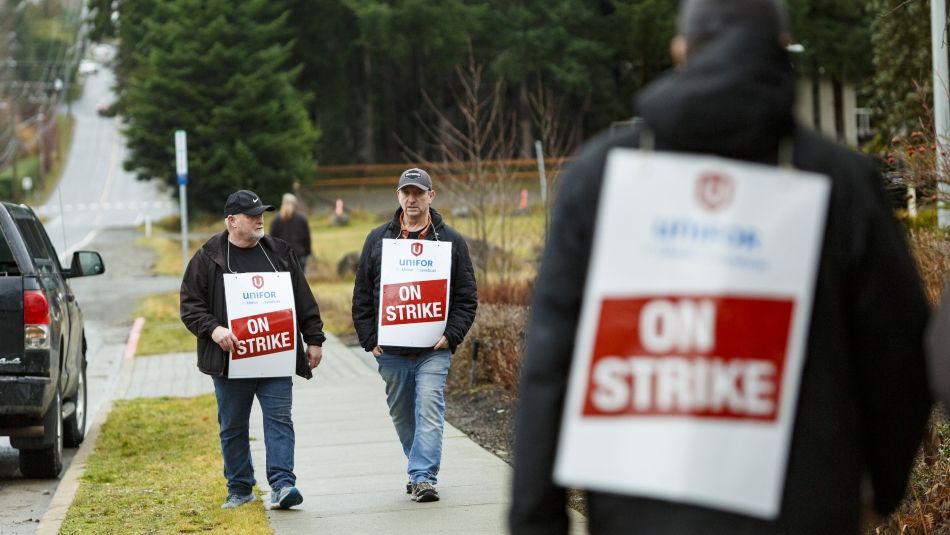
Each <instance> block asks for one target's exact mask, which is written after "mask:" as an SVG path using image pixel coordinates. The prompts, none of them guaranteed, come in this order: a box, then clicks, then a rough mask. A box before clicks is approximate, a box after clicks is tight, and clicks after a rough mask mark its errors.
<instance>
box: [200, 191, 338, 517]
mask: <svg viewBox="0 0 950 535" xmlns="http://www.w3.org/2000/svg"><path fill="white" fill-rule="evenodd" d="M273 210H274V207H273V206H271V205H267V204H263V203H262V202H261V199H260V197H259V196H258V195H257V194H256V193H254V192H252V191H248V190H240V191H236V192H234V193H232V194H231V195H230V196H229V197H228V199H227V202H226V203H225V205H224V216H225V226H226V230H225V231H224V232H222V233H220V234H217V235H215V236H213V237H212V238H211V239H209V240H208V241H207V242H205V244H204V245H203V246H202V247H201V248H200V249H198V251H197V252H196V253H195V256H194V257H192V259H191V261H190V262H189V263H188V267H187V269H186V270H185V274H184V277H183V278H182V282H181V320H182V322H184V324H185V326H186V327H188V330H189V331H191V332H192V333H193V334H194V335H195V336H196V337H197V338H198V369H199V370H201V371H202V372H203V373H206V374H208V375H210V376H211V378H212V379H213V380H214V391H215V395H216V397H217V400H218V423H219V424H220V427H221V455H222V457H223V458H224V477H225V478H226V479H227V481H228V496H227V499H226V500H225V502H224V504H223V505H222V506H221V507H222V508H224V509H231V508H235V507H239V506H241V505H244V504H246V503H248V502H251V501H253V500H254V492H253V487H254V484H255V481H254V469H253V467H252V466H251V449H250V443H249V439H248V419H249V417H250V413H251V405H252V403H253V401H254V396H255V395H256V396H257V399H258V402H259V403H260V406H261V412H263V415H264V445H265V447H266V450H267V481H268V483H269V485H270V487H271V503H270V506H271V508H275V509H287V508H289V507H293V506H295V505H298V504H300V503H301V502H302V501H303V497H302V496H301V494H300V491H299V490H297V488H296V487H295V485H296V476H295V475H294V471H293V470H294V428H293V423H292V422H291V405H292V378H291V377H265V378H257V379H229V378H228V368H229V359H228V354H229V353H230V352H232V351H236V350H237V349H238V346H237V344H238V342H239V340H238V338H237V337H236V336H235V335H234V333H232V332H231V331H230V330H229V329H228V314H227V304H226V301H225V285H224V274H225V273H254V272H287V273H289V274H290V281H291V286H292V288H293V297H294V308H295V309H296V317H297V330H298V331H299V332H300V334H301V335H302V336H303V339H304V342H306V350H304V348H303V344H300V343H299V341H298V343H297V344H296V345H297V359H296V374H297V375H299V376H301V377H304V378H306V379H310V378H312V377H313V373H312V371H311V370H313V369H314V368H316V367H317V365H318V364H320V359H321V358H322V355H323V350H322V347H321V346H322V345H323V341H324V340H325V339H326V337H325V336H324V335H323V321H322V320H321V319H320V309H319V308H318V307H317V302H316V300H315V299H314V297H313V293H312V292H311V291H310V286H309V284H308V283H307V280H306V278H305V277H304V274H303V271H302V270H301V269H300V265H299V263H298V261H297V257H296V255H295V254H294V251H293V249H292V248H290V246H288V245H287V243H285V242H283V241H282V240H278V239H276V238H272V237H270V236H265V235H264V212H268V211H273Z"/></svg>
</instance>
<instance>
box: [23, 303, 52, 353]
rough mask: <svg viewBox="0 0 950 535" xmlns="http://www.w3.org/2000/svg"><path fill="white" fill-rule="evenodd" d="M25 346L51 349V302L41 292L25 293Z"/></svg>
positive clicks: (27, 347)
mask: <svg viewBox="0 0 950 535" xmlns="http://www.w3.org/2000/svg"><path fill="white" fill-rule="evenodd" d="M23 345H24V347H26V349H49V301H47V300H46V294H45V293H44V292H43V291H41V290H24V291H23Z"/></svg>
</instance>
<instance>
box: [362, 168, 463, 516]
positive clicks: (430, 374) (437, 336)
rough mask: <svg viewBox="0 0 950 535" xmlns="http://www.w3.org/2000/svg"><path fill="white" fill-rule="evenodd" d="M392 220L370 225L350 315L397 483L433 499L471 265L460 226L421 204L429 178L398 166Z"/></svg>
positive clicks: (428, 199) (428, 196)
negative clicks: (368, 364) (392, 448)
mask: <svg viewBox="0 0 950 535" xmlns="http://www.w3.org/2000/svg"><path fill="white" fill-rule="evenodd" d="M396 199H397V200H398V201H399V208H398V209H397V210H396V213H395V214H393V218H392V220H390V221H389V222H387V223H384V224H383V225H381V226H379V227H377V228H375V229H373V230H372V231H370V233H369V235H368V236H367V237H366V242H365V243H364V244H363V252H362V254H361V255H360V262H359V266H358V268H357V271H356V283H355V285H354V287H353V324H354V326H355V327H356V334H357V335H358V336H359V339H360V345H361V346H362V347H363V349H365V350H366V351H367V352H371V353H372V354H373V356H374V357H376V361H377V365H378V367H379V373H380V375H381V376H382V377H383V380H384V381H385V382H386V401H387V403H388V404H389V414H390V416H391V417H392V420H393V425H394V426H395V427H396V434H397V435H399V441H400V442H401V443H402V449H403V453H404V454H405V455H406V458H407V459H408V468H407V472H408V474H409V483H408V484H406V492H407V493H409V494H411V495H412V499H413V500H414V501H416V502H431V501H436V500H438V499H439V493H438V491H437V490H436V488H435V485H436V483H437V482H438V479H437V475H438V473H439V467H440V465H441V462H442V434H443V430H444V427H445V395H444V389H445V379H446V376H447V375H448V371H449V364H450V362H451V358H452V353H454V352H455V349H456V348H457V347H458V346H459V344H461V343H462V340H463V339H464V338H465V335H466V333H468V330H469V328H470V327H471V326H472V322H473V321H474V320H475V309H476V307H477V306H478V296H477V292H476V287H475V270H474V268H473V267H472V260H471V258H470V257H469V254H468V246H467V245H466V243H465V239H464V238H462V236H461V234H459V233H458V232H456V231H455V230H454V229H452V228H451V227H449V226H448V225H446V224H445V222H444V221H443V220H442V215H441V214H439V212H437V211H436V210H435V209H434V208H432V207H431V206H430V205H431V204H432V201H433V200H434V199H435V190H434V189H433V187H432V178H431V177H429V174H428V173H427V172H425V171H423V170H422V169H415V168H413V169H407V170H406V171H404V172H403V173H402V176H400V177H399V184H398V185H397V187H396Z"/></svg>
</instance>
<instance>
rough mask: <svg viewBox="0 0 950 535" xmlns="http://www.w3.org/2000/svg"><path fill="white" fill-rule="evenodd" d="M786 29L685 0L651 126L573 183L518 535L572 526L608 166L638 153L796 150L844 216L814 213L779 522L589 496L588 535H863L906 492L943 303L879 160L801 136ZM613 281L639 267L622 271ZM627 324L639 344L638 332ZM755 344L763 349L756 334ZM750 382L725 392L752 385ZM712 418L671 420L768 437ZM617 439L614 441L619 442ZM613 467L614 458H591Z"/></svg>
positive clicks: (524, 425) (552, 291)
mask: <svg viewBox="0 0 950 535" xmlns="http://www.w3.org/2000/svg"><path fill="white" fill-rule="evenodd" d="M788 24H789V23H788V16H787V13H786V11H785V8H784V6H783V5H782V4H781V3H780V2H779V0H686V1H685V2H682V3H681V6H680V14H679V23H678V31H679V35H678V36H677V37H676V38H675V39H674V40H673V42H672V45H671V52H672V55H673V58H674V64H675V66H676V68H675V69H674V70H673V71H672V72H670V73H669V74H667V75H665V76H664V77H662V78H660V79H659V80H657V81H655V82H654V83H653V84H651V85H650V86H648V87H646V88H645V89H644V90H643V91H641V92H640V93H639V95H638V96H637V106H638V110H639V113H640V116H641V117H642V119H643V121H644V122H643V124H642V125H641V126H639V127H634V128H632V129H631V130H630V131H627V132H622V133H618V134H616V135H612V136H601V137H599V138H597V139H595V140H593V141H592V142H590V143H588V144H587V145H586V146H585V147H583V148H582V149H581V150H580V152H579V153H578V155H577V156H576V158H575V159H574V161H573V162H572V163H571V165H570V167H569V169H568V170H566V172H565V174H564V175H563V182H562V183H561V187H560V192H559V196H558V199H557V204H556V207H555V208H554V214H553V223H552V228H551V233H550V238H549V241H548V243H547V248H546V251H545V254H544V260H543V262H542V265H541V270H540V274H539V277H538V280H537V285H536V287H535V295H534V303H533V306H532V309H531V317H530V319H529V324H528V329H527V340H526V347H525V352H524V364H523V372H522V383H521V387H520V398H519V408H518V416H517V428H516V438H515V455H514V461H513V464H514V479H513V492H512V506H511V510H510V516H509V521H510V528H511V531H512V533H515V534H539V535H540V534H545V535H548V534H556V533H566V532H567V530H568V524H569V521H568V515H567V513H566V502H567V500H566V491H565V488H563V486H562V485H560V484H558V483H557V482H556V481H555V478H554V472H555V466H556V462H555V461H556V458H557V456H558V455H559V447H563V444H561V442H565V440H566V439H564V437H563V436H561V435H560V430H561V427H562V425H564V423H563V422H564V420H562V417H563V418H565V419H566V418H572V417H574V415H572V414H570V413H568V414H564V411H565V404H566V403H568V402H570V400H571V399H573V398H566V392H567V389H568V384H569V383H568V380H569V375H570V371H571V365H572V361H573V359H574V356H573V355H574V351H575V344H576V341H577V340H576V338H575V337H576V336H577V334H576V329H577V326H578V324H579V322H580V321H582V320H583V318H582V317H580V311H581V308H582V305H583V301H584V299H583V297H584V294H585V281H586V283H587V284H590V283H591V281H590V280H589V279H588V271H589V270H590V266H591V261H592V243H593V242H594V241H595V239H596V234H595V233H596V232H598V210H603V207H602V204H603V203H605V202H608V199H603V198H602V196H601V191H602V185H603V184H604V182H605V180H604V177H605V162H606V161H607V159H608V156H609V155H610V153H611V152H616V151H618V150H623V149H630V148H637V147H641V148H644V149H646V150H652V149H655V150H656V151H657V154H666V155H675V156H676V157H682V158H686V157H687V156H689V155H690V154H691V155H692V156H696V155H697V154H704V155H715V156H718V157H723V158H728V159H730V160H739V161H746V162H755V163H758V164H765V165H768V166H773V167H774V166H776V164H778V163H780V161H781V158H782V154H780V153H781V152H782V151H781V150H780V147H788V148H789V149H790V152H788V160H789V162H788V163H789V164H791V165H790V166H792V167H794V169H795V170H797V171H803V172H811V173H817V174H820V175H825V176H827V177H828V178H830V180H828V181H827V182H829V183H830V188H829V189H828V190H827V191H828V193H827V195H828V197H827V199H828V205H827V209H825V208H824V207H823V206H815V213H814V214H813V215H812V214H806V217H814V218H819V217H823V218H824V220H825V224H824V228H823V229H821V228H820V227H818V229H819V230H820V233H816V236H817V237H818V241H817V242H816V249H815V254H814V256H815V257H816V264H817V273H815V274H814V275H813V276H814V279H813V280H814V282H813V285H814V290H813V301H812V308H811V315H810V317H807V316H806V317H805V318H804V319H805V324H806V326H807V331H804V332H805V334H804V340H803V346H802V347H803V349H802V354H803V357H802V359H803V360H802V361H801V362H802V364H801V368H800V370H801V371H800V382H799V390H798V394H797V395H798V397H797V402H796V403H795V404H794V405H793V406H792V407H793V408H794V412H793V413H792V416H791V420H790V423H789V424H788V425H789V429H790V438H788V442H787V448H788V449H787V451H788V454H787V458H786V460H785V461H784V466H783V467H782V473H783V478H784V479H780V480H779V484H778V487H777V488H778V498H779V501H778V505H777V508H776V513H775V514H774V515H771V516H768V515H766V517H762V516H757V515H750V514H742V513H737V512H735V511H728V510H725V508H720V507H717V506H716V505H715V504H710V503H705V504H697V503H696V502H695V501H694V500H690V499H675V498H669V497H667V498H663V497H657V496H655V495H648V493H637V492H627V493H620V492H613V491H606V490H603V489H601V490H596V491H595V490H591V489H587V490H588V492H587V496H588V503H587V506H588V511H589V516H588V521H589V527H590V531H591V532H592V533H671V534H673V533H675V534H689V533H703V534H717V533H722V534H727V533H728V534H735V533H750V534H751V533H756V534H770V533H774V534H778V533H856V532H858V530H859V526H860V523H861V518H862V514H863V513H870V512H872V511H873V512H876V513H877V514H881V515H886V514H888V513H889V512H891V511H892V510H894V508H895V507H896V506H897V504H898V502H899V501H900V500H901V498H902V496H903V495H904V493H905V490H906V486H907V478H908V474H909V472H910V469H911V465H912V462H913V459H914V455H915V453H916V451H917V448H918V445H919V442H920V438H921V435H922V432H923V429H924V426H925V423H926V420H927V417H928V414H929V408H930V405H931V402H930V397H929V395H928V391H927V382H926V380H927V378H926V375H925V366H924V355H923V343H922V339H923V331H924V327H925V325H926V322H927V318H928V306H927V303H926V301H925V298H924V296H923V293H922V290H921V287H920V281H919V277H918V274H917V271H916V268H915V265H914V262H913V260H912V258H911V256H910V254H909V253H908V249H907V245H906V242H905V239H904V236H903V234H902V231H901V230H900V229H899V228H898V226H897V225H896V222H895V220H894V218H893V217H892V214H891V213H890V210H889V208H888V206H887V203H886V202H885V199H884V196H883V191H882V187H881V177H880V175H879V172H878V171H877V169H876V167H875V165H874V164H873V163H872V162H871V161H869V160H868V159H866V158H864V157H862V156H860V155H858V154H856V153H855V152H853V151H851V150H849V149H847V148H844V147H842V146H839V145H838V144H836V143H834V142H832V141H829V140H827V139H824V138H822V137H821V136H820V135H819V134H817V133H815V132H812V131H810V130H806V129H804V128H801V127H799V126H797V125H796V124H795V120H794V118H793V105H794V101H795V88H796V79H795V76H794V73H793V72H792V68H791V65H790V61H789V57H788V55H787V52H786V50H785V46H787V45H788V44H789V43H790V42H791V39H790V31H789V25H788ZM680 155H682V156H680ZM743 165H745V164H743ZM760 167H764V166H760ZM598 207H600V208H598ZM825 210H826V213H825V214H822V212H823V211H825ZM628 213H629V212H628ZM606 224H621V225H622V224H623V222H622V221H616V222H614V221H611V222H607V223H606ZM624 228H629V227H628V226H626V227H624ZM635 230H636V229H630V232H634V231H635ZM613 247H628V245H627V244H625V243H616V244H614V245H613ZM792 254H795V253H794V252H793V253H792ZM614 269H615V271H619V272H620V273H625V272H626V270H625V269H624V267H623V266H615V267H614ZM812 271H813V270H812ZM601 321H603V320H601ZM641 326H642V324H641ZM740 328H741V326H740ZM629 329H630V331H631V332H634V330H635V329H637V325H636V324H634V325H631V326H630V327H629ZM745 334H747V335H748V337H749V338H750V339H752V338H754V336H755V334H756V333H754V332H748V333H745ZM631 336H633V335H631ZM753 343H754V342H752V341H751V340H750V341H748V342H746V344H753ZM738 347H742V343H740V344H739V346H738ZM724 356H725V355H724ZM616 373H617V374H619V375H616V376H614V377H610V378H609V379H611V380H615V382H614V383H612V384H613V385H615V386H617V385H619V386H629V387H631V388H632V389H633V393H632V394H630V396H631V397H632V399H633V401H632V403H634V404H636V403H639V402H640V401H641V400H639V399H638V398H637V397H636V396H638V394H637V388H641V387H642V388H646V389H649V388H650V383H649V382H647V383H641V382H640V381H639V379H636V380H635V381H636V382H631V383H626V384H625V383H623V382H622V381H621V380H620V379H617V377H621V378H622V377H626V378H627V379H626V380H627V381H632V379H630V376H631V375H632V372H630V371H629V370H619V371H617V372H616ZM623 374H627V375H623ZM655 377H656V376H654V379H647V381H651V380H656V379H655ZM742 381H744V379H742V380H733V381H732V382H730V383H729V384H728V385H727V386H728V387H730V388H732V387H736V388H742V387H743V382H742ZM572 384H573V383H572ZM720 386H721V385H720ZM653 416H662V414H658V415H652V416H651V417H653ZM704 416H706V415H695V416H686V417H683V418H680V419H678V420H677V419H673V418H670V419H669V420H672V424H671V425H695V426H702V425H706V426H708V427H709V428H711V427H715V426H719V428H720V429H722V428H728V427H729V426H734V429H736V434H735V440H734V441H733V443H732V446H733V447H734V448H741V447H742V446H743V441H744V439H743V438H742V437H744V436H748V435H744V434H743V433H746V432H752V431H750V430H751V429H755V428H756V426H757V425H758V423H757V422H749V421H739V422H738V423H737V421H736V420H731V421H730V420H729V419H721V420H715V419H709V418H705V419H704V418H703V417H704ZM613 421H616V420H611V419H609V418H602V419H601V420H600V421H598V422H596V424H594V425H603V426H604V428H605V429H606V426H609V425H611V423H612V422H613ZM650 421H651V422H653V421H656V420H652V419H651V420H650ZM648 425H649V424H648ZM605 435H606V436H611V434H610V432H609V430H605ZM683 438H684V442H685V443H690V445H691V446H693V447H694V448H695V449H694V451H697V450H702V449H703V447H704V446H706V445H705V444H697V443H696V441H697V439H696V438H695V437H694V436H693V435H690V434H685V435H683ZM639 446H640V444H617V447H616V450H617V451H620V452H624V453H626V454H628V455H630V456H634V455H637V451H638V447H639ZM727 449H730V448H727ZM729 453H731V452H730V451H719V452H718V454H720V455H722V456H723V457H726V456H728V454H729ZM753 453H755V452H753ZM674 454H675V452H670V453H666V452H661V453H659V455H661V456H662V455H674ZM691 460H692V459H691ZM597 462H601V463H603V462H607V461H603V460H600V459H597V458H594V459H593V460H592V461H591V463H597ZM739 462H741V459H740V461H739ZM686 464H692V463H686ZM692 469H695V470H697V471H701V470H702V469H703V467H702V466H695V467H690V470H692ZM659 479H661V480H662V478H659ZM716 481H720V482H721V490H722V492H723V493H724V494H725V493H728V492H735V491H736V488H737V487H741V486H742V485H744V482H743V481H736V480H735V479H732V480H728V479H727V478H723V479H720V480H716ZM740 490H741V488H740ZM688 491H689V489H688V488H687V490H686V493H687V494H688ZM870 516H871V517H873V515H870Z"/></svg>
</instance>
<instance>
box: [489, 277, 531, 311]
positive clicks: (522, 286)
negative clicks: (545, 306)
mask: <svg viewBox="0 0 950 535" xmlns="http://www.w3.org/2000/svg"><path fill="white" fill-rule="evenodd" d="M533 291H534V281H533V280H530V281H520V282H498V283H494V284H487V285H484V286H479V287H478V302H479V306H481V305H483V304H505V305H529V304H531V293H532V292H533Z"/></svg>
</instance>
